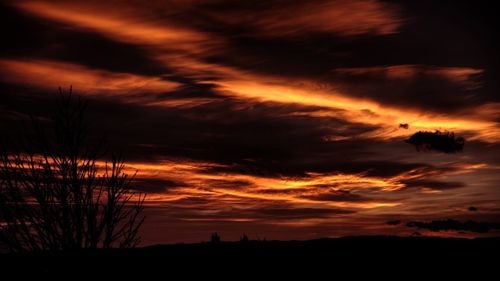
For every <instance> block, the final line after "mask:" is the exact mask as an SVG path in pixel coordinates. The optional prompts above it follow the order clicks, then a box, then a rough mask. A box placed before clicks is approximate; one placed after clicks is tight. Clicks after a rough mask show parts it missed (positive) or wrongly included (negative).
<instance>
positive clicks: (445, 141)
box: [406, 131, 465, 153]
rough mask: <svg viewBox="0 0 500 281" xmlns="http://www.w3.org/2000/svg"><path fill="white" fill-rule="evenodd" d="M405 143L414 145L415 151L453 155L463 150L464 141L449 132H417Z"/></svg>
mask: <svg viewBox="0 0 500 281" xmlns="http://www.w3.org/2000/svg"><path fill="white" fill-rule="evenodd" d="M406 142H407V143H409V144H412V145H414V146H415V147H416V148H417V150H422V149H424V150H435V151H440V152H444V153H454V152H460V151H462V150H463V147H464V144H465V139H464V138H462V137H455V134H454V133H450V132H444V133H443V132H440V131H435V132H434V133H432V132H417V133H415V134H413V135H412V136H411V137H410V138H409V139H407V140H406Z"/></svg>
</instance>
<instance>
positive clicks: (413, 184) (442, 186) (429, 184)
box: [402, 179, 465, 190]
mask: <svg viewBox="0 0 500 281" xmlns="http://www.w3.org/2000/svg"><path fill="white" fill-rule="evenodd" d="M402 183H404V184H405V185H406V187H407V188H428V189H433V190H447V189H454V188H461V187H464V186H465V184H464V183H462V182H444V181H436V180H430V179H411V180H403V181H402Z"/></svg>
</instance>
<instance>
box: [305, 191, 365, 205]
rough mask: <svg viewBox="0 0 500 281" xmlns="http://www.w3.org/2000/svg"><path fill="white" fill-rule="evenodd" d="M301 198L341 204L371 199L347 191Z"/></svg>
mask: <svg viewBox="0 0 500 281" xmlns="http://www.w3.org/2000/svg"><path fill="white" fill-rule="evenodd" d="M302 197H303V198H307V199H311V200H317V201H342V202H370V201H373V199H371V198H368V197H365V196H362V195H360V194H355V193H352V192H351V191H349V190H332V191H329V192H327V193H320V194H317V195H307V196H302Z"/></svg>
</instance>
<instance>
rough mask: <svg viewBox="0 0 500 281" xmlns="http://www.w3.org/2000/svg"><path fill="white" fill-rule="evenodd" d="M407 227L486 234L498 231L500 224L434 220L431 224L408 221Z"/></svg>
mask: <svg viewBox="0 0 500 281" xmlns="http://www.w3.org/2000/svg"><path fill="white" fill-rule="evenodd" d="M406 226H407V227H417V228H421V229H428V230H431V231H435V232H437V231H471V232H477V233H486V232H489V231H492V230H500V223H491V222H477V221H466V222H460V221H457V220H452V219H448V220H436V221H431V222H420V221H410V222H408V223H407V224H406Z"/></svg>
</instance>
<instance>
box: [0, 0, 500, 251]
mask: <svg viewBox="0 0 500 281" xmlns="http://www.w3.org/2000/svg"><path fill="white" fill-rule="evenodd" d="M492 5H493V4H491V3H490V2H489V1H465V0H459V1H451V0H450V1H448V0H446V1H439V2H437V1H427V0H425V1H382V0H313V1H302V0H300V1H281V0H271V1H269V0H267V1H264V0H251V1H227V0H210V1H201V0H193V1H183V0H159V1H135V0H130V1H114V0H112V1H97V0H88V1H80V0H77V1H65V0H56V1H45V0H43V1H31V0H20V1H0V13H1V16H2V22H3V24H2V25H1V26H0V30H1V31H2V35H3V38H2V44H1V45H0V92H1V93H0V130H1V131H2V139H5V138H7V137H10V138H14V139H15V135H16V134H18V133H23V127H22V124H23V122H24V121H23V120H26V119H27V117H28V116H29V115H34V116H37V117H39V118H41V119H42V120H43V119H44V118H45V117H47V116H48V115H49V114H51V112H52V109H53V105H54V100H55V99H56V98H57V88H58V87H59V86H61V87H63V88H65V89H66V88H68V87H69V86H70V85H73V89H74V92H75V93H76V94H78V95H80V96H82V97H83V98H85V99H87V100H88V101H89V106H88V111H87V121H88V122H89V124H91V125H90V127H89V133H90V138H92V139H94V138H95V139H97V138H100V137H101V136H104V137H105V139H106V140H107V141H108V143H109V145H108V149H109V150H110V151H116V152H118V153H121V154H123V155H124V157H125V159H126V161H127V162H128V164H129V165H128V168H127V169H128V171H129V172H130V173H135V172H136V171H137V172H138V173H137V176H136V178H135V180H134V185H135V186H134V188H135V189H136V190H141V191H146V192H147V193H148V200H147V202H146V204H147V212H148V213H149V214H150V215H149V217H148V220H147V221H146V225H145V229H146V230H145V233H144V237H145V244H149V243H153V242H170V241H176V242H189V241H199V240H201V239H203V238H204V237H206V236H207V233H210V232H215V231H217V232H219V233H221V235H222V236H224V237H226V234H229V236H231V235H232V236H234V237H239V236H240V235H241V234H242V233H253V234H255V235H260V236H267V237H268V238H270V239H272V238H273V237H276V238H280V239H288V238H294V239H305V238H313V237H316V236H318V235H322V236H341V235H363V234H387V233H388V231H389V232H390V233H389V234H401V235H407V234H410V233H408V232H407V231H408V229H407V228H405V227H404V225H402V224H401V221H400V220H394V218H398V219H399V218H400V214H405V215H408V217H411V216H412V215H414V216H413V217H414V218H415V219H417V218H421V217H417V216H416V215H419V216H420V215H422V216H425V218H433V217H451V216H449V215H450V214H451V213H453V214H454V215H456V216H457V217H459V216H462V215H464V216H472V215H474V218H473V219H474V220H478V221H488V219H489V218H492V217H495V216H498V215H499V214H500V213H499V211H498V208H497V207H496V206H497V205H498V203H499V202H500V193H499V191H498V188H497V183H498V182H499V181H500V178H499V176H498V175H499V174H500V173H498V169H499V168H498V167H499V166H500V158H499V157H497V155H500V154H499V153H498V151H500V150H499V143H500V129H499V128H500V125H499V121H500V99H499V96H498V90H499V89H500V87H499V84H498V74H499V73H500V71H499V66H500V59H499V58H500V57H499V55H498V52H497V51H498V47H499V44H498V43H499V42H498V36H497V30H496V28H495V27H496V26H497V25H498V16H497V15H496V10H495V9H494V8H493V6H492ZM447 132H453V133H447ZM459 136H461V137H462V136H463V138H461V137H459ZM465 138H466V139H467V144H466V148H465V149H464V144H465V140H464V139H465ZM405 140H406V143H405ZM412 146H415V147H416V148H417V149H419V150H426V151H435V152H444V153H417V152H415V149H414V148H413V147H412ZM455 152H462V153H455ZM472 204H474V208H475V209H477V210H481V211H480V212H479V211H475V210H472V209H471V208H472V207H471V208H469V209H466V208H465V207H464V206H471V205H472ZM457 210H458V211H457ZM456 212H458V213H456ZM455 213H456V214H455ZM467 218H468V217H467ZM482 218H485V219H484V220H483V219H482ZM385 222H387V223H385ZM437 225H438V226H436V223H434V224H432V222H431V223H423V222H418V221H415V222H412V226H415V227H419V228H422V229H424V228H426V229H430V228H432V229H437V230H444V229H445V228H449V229H451V228H453V229H455V230H458V231H467V229H474V230H473V232H474V233H476V234H477V235H479V234H480V233H485V232H487V231H485V229H488V230H493V228H494V227H496V226H495V225H484V224H482V223H473V222H467V223H458V222H455V221H451V222H450V221H445V222H438V223H437ZM389 226H390V228H389ZM158 229H161V231H160V230H158ZM477 230H480V231H477ZM391 231H394V232H391ZM478 233H479V234H478ZM448 234H449V233H447V234H446V235H448ZM273 235H275V236H273ZM449 235H452V234H449Z"/></svg>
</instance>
